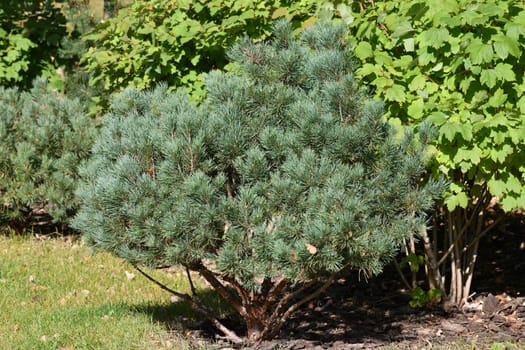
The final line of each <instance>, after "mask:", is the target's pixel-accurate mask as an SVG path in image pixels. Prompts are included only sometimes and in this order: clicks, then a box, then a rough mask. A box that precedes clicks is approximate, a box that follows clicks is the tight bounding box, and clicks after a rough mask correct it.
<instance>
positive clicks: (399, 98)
mask: <svg viewBox="0 0 525 350" xmlns="http://www.w3.org/2000/svg"><path fill="white" fill-rule="evenodd" d="M385 99H386V100H387V101H396V102H404V101H405V88H404V87H403V86H401V85H397V84H394V85H392V86H391V87H389V88H388V89H386V90H385Z"/></svg>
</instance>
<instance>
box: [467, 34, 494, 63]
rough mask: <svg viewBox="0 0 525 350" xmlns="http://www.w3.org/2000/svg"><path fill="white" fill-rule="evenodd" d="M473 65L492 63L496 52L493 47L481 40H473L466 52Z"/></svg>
mask: <svg viewBox="0 0 525 350" xmlns="http://www.w3.org/2000/svg"><path fill="white" fill-rule="evenodd" d="M465 51H466V52H467V53H468V54H469V57H470V60H471V61H472V63H473V64H482V63H487V62H490V61H492V59H493V57H494V51H493V50H492V45H490V44H485V43H483V42H482V41H481V40H480V39H476V40H473V41H472V43H470V45H469V46H467V48H466V50H465Z"/></svg>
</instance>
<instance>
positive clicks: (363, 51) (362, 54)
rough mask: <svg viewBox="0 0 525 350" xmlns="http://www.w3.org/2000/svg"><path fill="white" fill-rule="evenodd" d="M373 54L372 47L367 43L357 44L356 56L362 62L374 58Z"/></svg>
mask: <svg viewBox="0 0 525 350" xmlns="http://www.w3.org/2000/svg"><path fill="white" fill-rule="evenodd" d="M373 54H374V50H373V49H372V45H370V44H369V43H368V42H366V41H361V42H360V43H359V44H357V46H356V48H355V50H354V55H355V56H356V57H357V58H359V59H361V60H364V59H365V58H368V57H372V56H373Z"/></svg>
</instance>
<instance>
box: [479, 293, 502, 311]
mask: <svg viewBox="0 0 525 350" xmlns="http://www.w3.org/2000/svg"><path fill="white" fill-rule="evenodd" d="M498 304H499V300H498V299H497V298H496V297H495V296H494V295H492V294H489V295H487V297H486V298H485V300H483V308H482V311H483V312H484V313H485V314H487V315H491V314H493V313H494V312H496V309H497V308H498Z"/></svg>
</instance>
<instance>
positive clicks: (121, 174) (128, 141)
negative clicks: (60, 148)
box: [74, 22, 443, 343]
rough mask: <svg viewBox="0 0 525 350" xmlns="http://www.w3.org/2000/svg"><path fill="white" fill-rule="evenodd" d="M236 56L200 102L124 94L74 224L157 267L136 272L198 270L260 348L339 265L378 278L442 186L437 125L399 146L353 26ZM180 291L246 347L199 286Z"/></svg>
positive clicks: (107, 123)
mask: <svg viewBox="0 0 525 350" xmlns="http://www.w3.org/2000/svg"><path fill="white" fill-rule="evenodd" d="M230 58H231V59H232V60H233V62H235V64H236V69H235V71H236V72H237V73H238V74H233V73H229V74H228V73H221V72H213V73H211V74H210V75H209V77H208V78H207V84H206V86H207V97H206V99H205V100H204V101H203V102H202V104H201V105H199V106H198V107H197V106H195V105H194V104H192V103H191V102H189V100H188V99H187V98H185V97H183V96H182V95H181V94H180V93H169V92H167V88H166V87H165V86H161V87H158V88H156V89H155V90H153V91H147V92H139V91H137V90H133V89H131V90H126V91H125V92H123V93H122V95H121V96H119V97H118V98H116V99H114V100H113V101H112V104H111V112H110V113H109V114H108V115H106V116H105V117H104V126H103V128H102V133H101V135H100V137H99V138H98V139H97V141H96V143H95V145H94V147H93V149H92V152H93V155H92V158H91V159H90V161H89V162H88V163H87V164H86V165H85V166H84V167H83V168H82V171H81V173H82V179H83V182H82V185H81V187H80V189H79V190H78V195H79V196H80V199H81V201H82V203H83V205H82V207H81V209H80V211H79V212H78V214H77V216H76V217H75V219H74V227H76V228H77V229H79V230H80V231H81V232H83V234H84V238H85V240H86V242H87V243H88V244H89V245H92V246H94V247H96V248H99V249H104V250H109V251H111V252H113V253H115V254H117V255H118V256H120V257H122V258H124V259H126V260H127V261H129V262H130V263H131V264H133V265H134V266H136V267H137V268H138V269H139V271H141V272H142V273H144V274H145V275H146V276H147V274H146V273H145V272H144V270H142V269H141V268H140V266H148V267H166V266H176V265H180V266H183V267H185V268H186V269H188V270H191V271H195V272H197V273H199V274H200V275H201V276H202V277H203V278H204V279H206V280H207V281H208V282H209V283H210V284H211V286H212V287H213V288H214V289H215V290H216V291H217V293H218V294H219V295H220V296H221V297H222V298H223V299H224V300H225V301H226V302H228V303H229V304H230V305H231V306H232V308H233V310H235V311H236V312H237V313H238V314H239V315H240V316H241V317H242V319H243V320H244V321H245V323H246V327H247V335H248V341H249V342H250V343H254V342H258V341H260V340H263V339H269V338H272V337H274V336H275V335H276V334H277V333H278V332H279V331H280V329H281V328H282V327H283V325H284V324H285V322H286V321H287V319H288V318H289V317H290V315H291V314H292V313H293V312H294V311H295V310H297V309H298V308H299V307H300V306H301V305H303V304H304V303H306V302H308V301H309V300H311V299H312V298H315V297H316V296H317V295H319V294H320V293H322V292H323V291H324V290H325V289H326V288H328V287H329V286H330V284H331V282H332V281H333V279H334V278H335V277H336V275H337V274H339V273H341V272H347V270H349V269H350V270H360V271H362V272H364V273H367V274H368V273H378V272H379V271H381V269H382V266H383V265H384V264H385V263H386V262H387V261H388V260H389V259H390V258H391V257H392V256H393V255H394V254H395V253H396V252H397V249H398V247H399V246H400V244H401V241H402V240H403V239H404V238H406V237H407V236H409V235H410V234H414V233H416V232H419V231H421V230H422V228H423V227H424V225H425V220H426V217H425V215H424V211H425V210H428V209H430V208H431V207H432V203H433V198H435V197H436V196H437V195H438V194H439V193H440V192H441V190H442V189H443V186H442V183H441V182H439V181H437V182H436V181H432V180H431V181H429V182H428V183H427V184H426V185H421V183H420V180H421V177H422V176H423V175H424V162H423V160H424V158H425V156H424V149H425V145H426V144H427V142H428V137H427V136H428V131H429V130H428V128H426V126H421V129H420V135H421V137H420V139H419V140H414V139H413V137H412V134H411V133H407V134H406V135H405V136H404V137H402V138H397V139H396V137H395V133H393V132H392V130H391V129H390V127H389V126H388V124H387V123H385V122H384V121H382V120H381V115H382V108H381V104H380V103H377V102H372V101H371V100H369V99H368V98H367V96H366V94H365V93H364V92H363V90H362V89H361V88H360V87H359V85H358V84H357V82H356V81H355V79H354V75H353V68H354V66H353V59H352V54H351V52H350V50H349V46H348V45H346V41H345V31H344V29H343V28H342V27H334V26H330V25H320V26H316V27H314V28H312V29H310V30H307V31H305V32H304V33H302V34H301V37H300V40H296V39H294V35H293V32H292V27H291V26H290V24H289V23H288V22H279V23H278V24H277V25H276V29H275V33H274V36H273V37H272V39H271V40H270V41H267V42H264V43H259V44H253V43H251V42H250V41H249V40H248V39H243V40H241V41H240V42H239V43H238V44H237V45H236V46H234V47H233V48H232V49H231V51H230ZM148 278H151V277H149V276H148ZM164 288H166V289H168V290H169V288H168V287H166V286H164ZM171 292H172V293H174V294H176V295H178V296H179V297H181V298H183V299H184V300H186V301H188V302H190V303H192V305H193V306H194V307H195V308H196V309H197V310H199V311H201V312H202V313H204V314H205V315H206V316H208V317H209V318H210V319H211V320H212V321H213V322H214V324H215V325H216V326H217V327H219V328H220V329H221V330H222V331H223V332H224V333H225V334H226V335H227V336H228V337H229V338H230V340H232V341H236V342H240V341H242V339H241V338H239V337H238V336H237V335H236V334H235V333H233V332H232V331H231V330H230V329H228V328H226V327H225V326H224V325H223V324H221V323H220V322H219V321H218V320H217V319H216V318H214V317H213V316H212V315H211V314H210V313H209V311H208V310H207V309H206V308H205V306H204V305H202V304H200V303H199V296H198V295H187V294H182V293H178V292H177V291H173V290H171Z"/></svg>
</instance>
